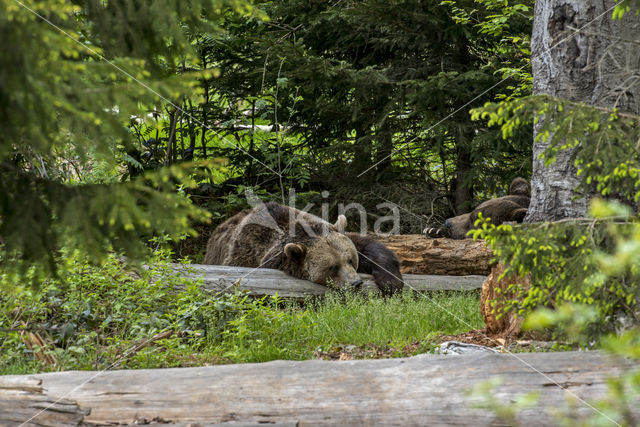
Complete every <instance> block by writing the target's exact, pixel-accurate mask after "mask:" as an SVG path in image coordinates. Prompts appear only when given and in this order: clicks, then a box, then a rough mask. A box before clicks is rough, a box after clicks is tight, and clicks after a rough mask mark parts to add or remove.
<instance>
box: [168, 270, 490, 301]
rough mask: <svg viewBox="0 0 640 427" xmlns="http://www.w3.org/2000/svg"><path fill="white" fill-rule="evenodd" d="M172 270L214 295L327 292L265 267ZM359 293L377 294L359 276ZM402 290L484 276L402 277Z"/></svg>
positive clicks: (464, 286) (476, 282)
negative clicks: (196, 280) (200, 283)
mask: <svg viewBox="0 0 640 427" xmlns="http://www.w3.org/2000/svg"><path fill="white" fill-rule="evenodd" d="M174 268H176V269H177V270H179V271H182V272H184V274H185V275H186V276H187V277H197V278H202V279H203V287H204V288H205V289H209V290H211V291H214V292H232V291H233V290H234V289H235V288H239V289H240V290H244V289H246V290H248V291H249V292H250V293H251V294H253V295H257V296H261V295H274V294H276V293H277V294H278V295H280V296H282V297H295V298H304V297H306V296H319V295H324V294H325V293H326V292H327V291H329V290H330V289H329V288H327V287H326V286H322V285H319V284H317V283H312V282H309V281H307V280H301V279H296V278H294V277H291V276H289V275H287V274H285V273H283V272H282V271H279V270H272V269H267V268H248V267H230V266H219V265H202V264H190V265H188V266H184V265H182V264H175V265H174ZM360 277H361V278H362V280H363V281H364V285H363V290H365V291H367V292H373V293H377V292H379V290H378V287H377V286H376V284H375V282H374V281H373V277H372V276H371V275H369V274H361V275H360ZM403 278H404V281H405V288H406V289H414V290H418V291H442V290H445V291H460V290H472V289H480V288H482V283H483V282H484V280H485V279H486V277H485V276H479V275H475V276H437V275H421V274H406V275H403Z"/></svg>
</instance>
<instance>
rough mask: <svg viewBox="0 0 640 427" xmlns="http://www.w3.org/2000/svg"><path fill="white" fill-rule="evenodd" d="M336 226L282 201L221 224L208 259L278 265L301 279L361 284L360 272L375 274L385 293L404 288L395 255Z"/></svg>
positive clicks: (342, 221) (343, 220) (222, 262)
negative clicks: (282, 203) (288, 205)
mask: <svg viewBox="0 0 640 427" xmlns="http://www.w3.org/2000/svg"><path fill="white" fill-rule="evenodd" d="M345 226H346V218H345V217H344V216H343V215H340V217H339V218H338V222H337V223H336V224H334V225H332V224H329V223H328V222H326V221H324V220H322V219H321V218H319V217H317V216H315V215H312V214H309V213H307V212H302V211H300V210H297V209H294V208H291V207H287V206H282V205H279V204H277V203H266V204H261V205H258V206H257V207H255V208H253V209H247V210H244V211H242V212H240V213H238V214H237V215H235V216H233V217H231V218H229V219H228V220H227V221H225V222H224V223H222V224H220V225H219V226H218V227H217V228H216V229H215V230H214V232H213V233H212V234H211V237H210V238H209V242H208V244H207V252H206V254H205V258H204V263H205V264H217V265H235V266H241V267H264V268H274V269H278V270H281V271H284V272H285V273H287V274H289V275H291V276H293V277H297V278H300V279H306V280H310V281H312V282H316V283H320V284H322V285H325V284H327V282H328V281H330V282H333V284H335V285H337V286H338V287H345V286H346V285H352V286H355V287H359V286H360V285H361V284H362V280H360V277H359V276H358V274H357V273H358V272H360V273H368V274H372V275H373V276H374V280H375V282H376V284H377V285H378V287H379V288H380V290H381V291H382V292H383V293H384V294H391V293H393V292H395V291H397V290H399V289H402V286H403V282H402V275H401V273H400V269H399V262H398V259H397V257H396V256H395V254H394V253H393V252H392V251H391V250H389V249H388V248H387V247H386V246H384V245H383V244H381V243H379V242H377V241H375V240H373V239H371V238H370V237H365V236H359V235H357V234H354V233H348V234H347V235H344V234H341V233H340V232H339V230H342V229H344V227H345Z"/></svg>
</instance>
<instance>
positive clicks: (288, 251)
mask: <svg viewBox="0 0 640 427" xmlns="http://www.w3.org/2000/svg"><path fill="white" fill-rule="evenodd" d="M306 253H307V248H306V247H305V246H304V245H301V244H299V243H287V244H286V246H285V247H284V254H285V255H286V256H287V258H291V259H294V260H297V261H300V260H301V259H302V258H304V256H305V255H306Z"/></svg>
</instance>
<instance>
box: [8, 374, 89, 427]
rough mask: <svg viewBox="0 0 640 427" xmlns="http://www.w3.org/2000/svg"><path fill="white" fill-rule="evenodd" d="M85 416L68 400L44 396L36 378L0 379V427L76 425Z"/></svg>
mask: <svg viewBox="0 0 640 427" xmlns="http://www.w3.org/2000/svg"><path fill="white" fill-rule="evenodd" d="M88 413H89V411H88V410H86V409H80V408H79V407H78V405H77V404H76V402H74V401H72V400H69V399H59V398H58V397H56V396H51V395H47V394H44V391H43V388H42V380H41V379H39V378H35V377H31V376H6V377H0V426H3V427H13V426H26V427H36V426H48V427H69V426H78V425H80V424H81V423H82V422H83V420H84V417H85V416H86V415H87V414H88Z"/></svg>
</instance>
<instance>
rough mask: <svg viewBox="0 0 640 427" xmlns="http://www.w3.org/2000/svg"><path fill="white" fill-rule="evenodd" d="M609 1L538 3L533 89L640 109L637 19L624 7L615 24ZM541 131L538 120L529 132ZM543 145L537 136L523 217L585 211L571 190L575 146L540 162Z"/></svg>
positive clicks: (574, 182) (562, 215) (548, 217)
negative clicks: (528, 200) (548, 162)
mask: <svg viewBox="0 0 640 427" xmlns="http://www.w3.org/2000/svg"><path fill="white" fill-rule="evenodd" d="M614 4H615V1H614V0H602V1H600V0H598V1H596V0H538V1H536V3H535V11H534V22H533V36H532V41H531V53H532V58H531V61H532V68H533V93H534V94H549V95H552V96H556V97H561V98H564V99H568V100H571V101H577V102H584V103H587V104H591V105H597V106H600V107H608V108H611V107H617V108H619V109H620V110H621V111H631V112H635V113H637V112H638V111H640V87H639V85H638V84H637V83H638V81H637V80H638V77H637V76H638V70H640V66H639V60H640V44H638V34H640V19H639V18H638V17H637V16H635V13H633V12H630V13H627V14H626V15H625V16H624V18H623V19H622V20H621V21H619V20H616V21H614V20H613V19H612V12H613V11H612V10H609V9H610V8H611V7H612V6H613V5H614ZM591 21H593V22H591ZM578 30H580V32H579V34H576V35H574V33H575V32H576V31H578ZM539 130H540V124H538V125H536V126H535V127H534V135H537V134H538V132H539ZM547 145H548V144H547V142H546V141H543V140H540V141H536V142H534V145H533V156H534V160H533V177H532V179H531V205H530V206H529V212H528V215H527V218H526V219H525V221H528V222H536V221H552V220H557V219H561V218H573V217H581V216H584V215H585V214H586V212H587V208H588V202H589V195H578V194H576V193H575V188H576V187H577V184H578V177H577V176H576V171H575V167H574V165H573V154H574V153H573V151H572V150H565V151H563V152H561V153H559V155H558V157H557V161H556V162H555V163H553V164H551V165H550V166H549V167H545V165H544V162H543V161H541V160H540V159H538V156H539V155H540V153H541V152H543V151H544V150H545V148H546V147H547ZM575 196H579V197H577V198H576V197H575Z"/></svg>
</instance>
